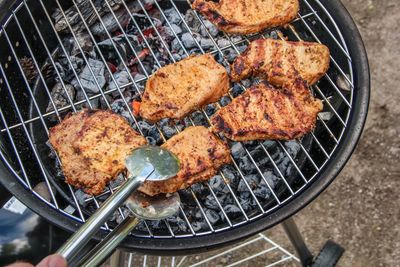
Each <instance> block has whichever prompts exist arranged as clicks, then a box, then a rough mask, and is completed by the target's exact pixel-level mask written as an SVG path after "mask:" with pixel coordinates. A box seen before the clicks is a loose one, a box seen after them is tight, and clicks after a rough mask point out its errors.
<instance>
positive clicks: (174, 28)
mask: <svg viewBox="0 0 400 267" xmlns="http://www.w3.org/2000/svg"><path fill="white" fill-rule="evenodd" d="M171 28H172V30H173V31H174V32H175V33H176V34H178V35H179V34H181V33H182V28H181V27H179V26H178V25H176V24H174V23H172V24H171Z"/></svg>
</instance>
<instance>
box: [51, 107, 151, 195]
mask: <svg viewBox="0 0 400 267" xmlns="http://www.w3.org/2000/svg"><path fill="white" fill-rule="evenodd" d="M49 140H50V143H51V145H52V146H53V148H54V149H55V150H56V151H57V154H58V156H59V157H60V159H61V164H62V170H63V173H64V176H65V179H66V182H67V183H68V184H70V185H73V186H75V187H77V188H82V189H83V190H84V191H85V192H86V193H88V194H93V195H98V194H100V193H102V192H103V190H104V188H105V186H106V184H107V183H108V182H109V181H111V180H113V179H114V178H115V177H116V176H117V175H118V174H119V173H121V172H123V171H124V170H125V167H124V160H125V157H126V156H127V155H128V154H129V153H130V152H131V150H132V149H134V148H136V147H139V146H141V145H144V144H146V140H145V139H144V138H143V137H142V136H140V135H139V134H138V133H136V132H135V131H134V130H133V129H132V128H131V127H130V125H129V124H128V122H127V121H126V120H125V119H124V118H123V117H121V116H119V115H117V114H114V113H112V112H111V111H104V110H84V111H81V112H79V113H77V114H73V115H70V116H68V117H67V118H65V119H64V120H63V121H62V122H61V123H60V124H58V125H56V126H55V127H53V128H51V129H50V135H49Z"/></svg>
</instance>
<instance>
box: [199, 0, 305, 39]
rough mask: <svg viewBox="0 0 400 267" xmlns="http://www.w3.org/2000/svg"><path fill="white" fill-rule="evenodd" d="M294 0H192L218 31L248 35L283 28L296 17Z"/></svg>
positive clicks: (295, 1) (296, 10)
mask: <svg viewBox="0 0 400 267" xmlns="http://www.w3.org/2000/svg"><path fill="white" fill-rule="evenodd" d="M299 7H300V6H299V1H298V0H220V1H213V0H195V1H194V2H193V4H192V8H193V9H196V10H197V11H199V12H200V13H201V14H203V16H205V17H206V18H207V19H208V20H209V21H211V22H212V23H214V24H215V25H216V26H217V27H218V28H219V29H220V30H222V31H224V32H228V33H238V34H250V33H257V32H260V31H262V30H264V29H267V28H273V27H277V26H281V25H285V24H287V23H289V22H290V21H292V20H293V19H295V18H296V16H297V13H298V11H299Z"/></svg>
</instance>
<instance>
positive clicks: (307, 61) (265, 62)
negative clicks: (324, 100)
mask: <svg viewBox="0 0 400 267" xmlns="http://www.w3.org/2000/svg"><path fill="white" fill-rule="evenodd" d="M329 56H330V53H329V49H328V47H326V46H325V45H322V44H318V43H310V42H289V41H281V40H274V39H263V40H256V41H253V42H251V43H250V45H249V47H248V48H247V49H246V51H245V52H243V54H242V55H240V56H239V57H238V58H236V59H235V61H234V62H233V65H232V68H231V69H232V73H231V76H232V79H233V80H234V81H240V80H242V79H245V78H248V77H250V76H258V77H261V78H265V79H266V80H268V82H269V83H271V84H273V85H276V86H282V85H283V84H285V83H287V82H292V81H293V80H294V79H295V78H296V76H297V75H294V76H293V75H291V74H292V73H294V72H297V73H298V75H300V76H301V77H302V78H303V79H304V80H306V81H307V82H308V84H309V85H312V84H314V83H316V82H317V81H318V80H319V79H320V78H321V77H322V76H323V75H324V74H325V73H326V72H327V70H328V68H329V62H330V58H329Z"/></svg>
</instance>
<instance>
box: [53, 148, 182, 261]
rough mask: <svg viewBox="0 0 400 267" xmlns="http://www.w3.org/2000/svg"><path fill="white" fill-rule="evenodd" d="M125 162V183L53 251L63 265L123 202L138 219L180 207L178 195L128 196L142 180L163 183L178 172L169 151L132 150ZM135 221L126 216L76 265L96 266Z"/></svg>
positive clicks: (154, 217)
mask: <svg viewBox="0 0 400 267" xmlns="http://www.w3.org/2000/svg"><path fill="white" fill-rule="evenodd" d="M125 163H126V167H127V169H128V171H129V173H130V175H129V177H128V179H127V181H126V182H125V183H124V184H123V185H122V186H121V187H120V188H119V189H118V190H117V191H116V192H115V193H114V194H112V195H111V196H110V197H109V198H108V199H107V200H106V201H105V202H104V203H103V205H102V206H101V207H100V208H99V209H98V210H97V211H96V212H95V213H94V214H93V215H92V216H90V218H89V219H88V220H87V221H86V222H85V224H83V225H82V226H81V228H80V229H79V230H78V231H77V232H75V234H73V235H72V236H71V237H70V238H69V239H68V240H67V242H65V243H64V245H63V246H62V247H61V248H60V249H59V250H58V251H57V254H59V255H61V256H63V257H64V258H65V259H66V260H67V262H72V261H73V260H76V259H75V257H76V255H77V254H78V252H79V251H80V250H81V249H82V248H84V247H85V245H86V244H87V243H88V242H89V241H90V239H91V237H92V236H93V235H94V234H95V233H96V232H97V231H98V230H99V228H100V226H101V225H102V224H104V223H105V222H106V221H107V219H108V218H109V217H110V216H111V214H112V213H113V212H114V211H115V210H116V209H117V208H119V207H120V206H121V205H122V204H123V203H124V202H125V204H126V206H127V207H128V209H129V210H130V211H131V212H132V213H133V214H134V215H135V216H136V217H138V218H140V219H150V220H159V219H163V218H166V217H169V216H171V215H173V214H175V213H176V212H177V211H178V209H179V205H180V199H179V195H178V194H173V195H172V196H171V197H168V198H166V197H162V198H155V199H154V198H149V197H147V198H144V196H143V195H141V194H138V193H137V192H136V193H134V194H132V193H133V192H134V191H135V190H136V189H138V188H139V187H140V186H141V185H142V184H143V183H144V182H145V181H146V180H148V181H165V180H167V179H169V178H171V177H173V176H175V175H176V174H177V173H178V171H179V161H178V159H177V158H176V157H175V156H174V155H173V154H172V153H171V152H169V151H168V150H165V149H163V148H160V147H155V146H144V147H140V148H138V149H135V150H133V151H132V154H131V155H130V156H128V157H127V159H126V162H125ZM143 203H145V205H143ZM138 218H134V217H127V218H126V219H125V220H124V222H123V223H121V224H120V225H119V226H118V227H117V228H115V229H114V230H113V231H112V232H111V233H110V234H109V235H108V236H107V237H106V238H105V239H104V240H103V241H102V242H101V243H99V244H98V245H97V246H96V247H95V248H94V252H92V253H91V252H89V254H88V256H87V257H85V259H83V261H85V263H82V264H80V266H96V265H97V264H99V263H101V261H102V260H103V259H104V257H106V256H107V255H108V254H109V253H110V252H111V251H113V250H114V248H115V247H116V246H117V245H118V244H119V243H120V242H121V241H122V240H123V239H124V238H125V237H126V236H127V235H128V234H129V232H130V231H131V230H132V229H133V228H134V227H135V226H136V225H137V224H138V223H139V219H138ZM81 262H82V261H81Z"/></svg>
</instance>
